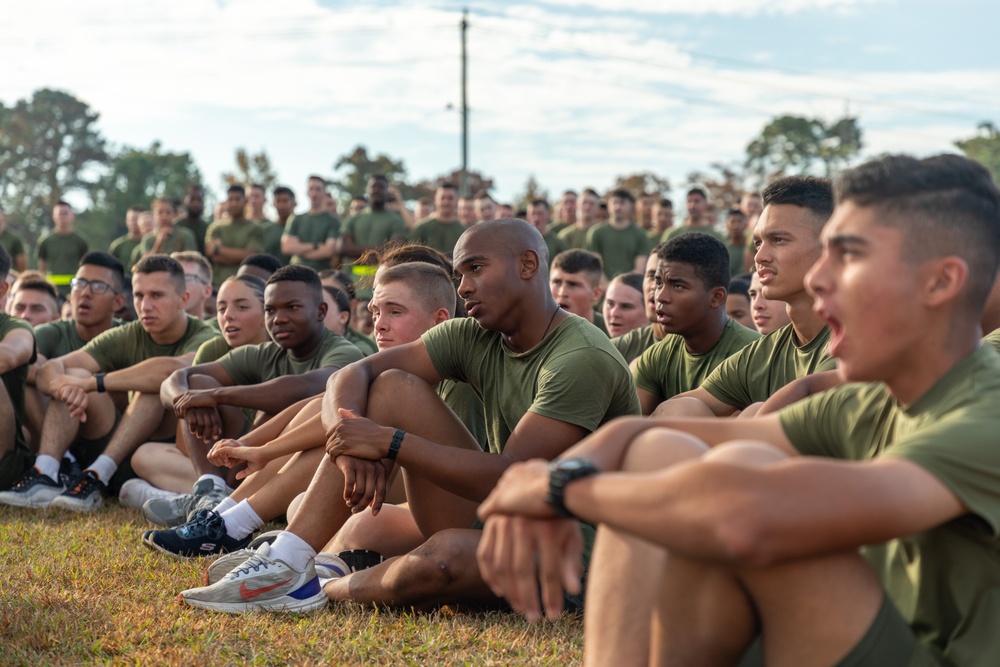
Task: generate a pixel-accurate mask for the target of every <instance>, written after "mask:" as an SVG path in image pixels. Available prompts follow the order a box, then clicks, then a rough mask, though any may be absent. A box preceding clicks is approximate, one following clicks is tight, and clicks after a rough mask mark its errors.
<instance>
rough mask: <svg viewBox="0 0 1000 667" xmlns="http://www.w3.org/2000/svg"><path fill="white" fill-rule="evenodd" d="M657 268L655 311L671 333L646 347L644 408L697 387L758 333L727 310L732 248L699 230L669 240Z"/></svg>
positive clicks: (639, 375) (640, 375) (638, 367)
mask: <svg viewBox="0 0 1000 667" xmlns="http://www.w3.org/2000/svg"><path fill="white" fill-rule="evenodd" d="M658 259H659V263H658V264H657V268H656V278H655V280H656V296H655V299H656V317H657V320H658V321H659V323H660V325H661V326H662V327H663V330H664V331H665V332H666V333H667V336H666V337H665V338H664V339H663V340H662V341H660V342H659V343H657V344H656V345H653V346H652V347H651V348H649V349H648V350H646V351H645V352H643V353H642V356H640V357H639V358H638V360H637V361H636V363H635V370H634V373H633V375H634V377H635V385H636V390H637V391H638V393H639V403H640V404H641V405H642V413H643V414H644V415H648V414H650V413H652V412H653V410H654V409H655V408H656V406H657V405H659V404H660V403H662V402H663V401H665V400H667V399H669V398H671V397H672V396H675V395H677V394H679V393H681V392H685V391H689V390H691V389H695V388H697V387H698V386H700V385H701V383H702V381H703V380H704V379H705V378H706V377H707V376H708V374H709V373H711V372H712V370H714V369H715V367H716V366H718V365H719V364H720V363H722V362H723V361H724V360H726V359H727V358H728V357H730V356H731V355H733V354H735V353H736V352H738V351H739V350H741V349H742V348H744V347H745V346H747V345H748V344H750V343H752V342H753V341H755V340H757V339H758V338H760V334H758V333H757V332H756V331H753V330H751V329H747V328H746V327H744V326H742V325H740V324H739V323H738V322H736V321H735V320H731V319H730V318H729V316H728V315H727V314H726V286H727V285H728V284H729V253H728V251H727V250H726V246H725V245H723V243H722V242H721V241H719V240H718V239H716V238H714V237H712V236H709V235H708V234H701V233H698V232H695V233H692V234H685V235H683V236H679V237H677V238H676V239H673V240H671V241H668V242H667V243H665V244H664V245H663V247H662V248H661V249H660V251H659V257H658Z"/></svg>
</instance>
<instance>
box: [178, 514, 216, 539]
mask: <svg viewBox="0 0 1000 667" xmlns="http://www.w3.org/2000/svg"><path fill="white" fill-rule="evenodd" d="M221 520H222V517H220V516H219V515H218V514H215V513H214V512H206V513H205V514H203V515H201V516H199V517H197V518H196V519H195V520H194V521H191V522H189V523H186V524H184V525H183V526H181V528H180V529H179V530H178V531H177V532H178V533H180V534H181V536H183V537H204V536H206V535H209V534H210V531H212V530H213V529H216V531H217V526H216V524H218V523H219V522H220V521H221Z"/></svg>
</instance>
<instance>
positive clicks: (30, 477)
mask: <svg viewBox="0 0 1000 667" xmlns="http://www.w3.org/2000/svg"><path fill="white" fill-rule="evenodd" d="M42 476H43V475H42V473H40V472H39V471H38V468H32V469H31V470H30V471H29V474H27V475H25V476H24V477H22V478H21V481H20V482H18V483H17V484H16V485H15V486H14V488H12V489H11V491H24V490H25V489H27V488H28V487H31V486H34V485H35V480H37V479H38V478H39V477H42ZM45 476H46V477H47V475H45Z"/></svg>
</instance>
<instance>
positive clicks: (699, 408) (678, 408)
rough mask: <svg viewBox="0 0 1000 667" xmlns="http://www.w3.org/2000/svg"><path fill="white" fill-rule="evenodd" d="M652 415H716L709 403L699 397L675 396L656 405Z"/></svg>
mask: <svg viewBox="0 0 1000 667" xmlns="http://www.w3.org/2000/svg"><path fill="white" fill-rule="evenodd" d="M650 416H651V417H714V416H715V413H714V412H712V411H711V410H710V409H709V407H708V406H707V405H705V404H704V403H702V402H701V401H699V400H698V399H697V398H688V397H684V398H673V399H670V400H669V401H664V402H663V403H660V404H659V405H658V406H656V409H655V410H653V414H651V415H650Z"/></svg>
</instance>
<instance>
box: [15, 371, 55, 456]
mask: <svg viewBox="0 0 1000 667" xmlns="http://www.w3.org/2000/svg"><path fill="white" fill-rule="evenodd" d="M50 400H51V399H50V398H49V397H48V396H43V395H42V392H40V391H38V389H36V388H35V387H32V386H30V385H29V386H27V387H25V388H24V417H25V419H24V424H25V426H27V427H28V433H30V434H31V442H30V444H31V448H32V449H33V450H35V452H36V453H37V451H38V443H39V441H40V440H41V439H42V423H43V422H44V421H45V409H46V408H47V407H48V405H49V401H50ZM11 423H13V422H11Z"/></svg>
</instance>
